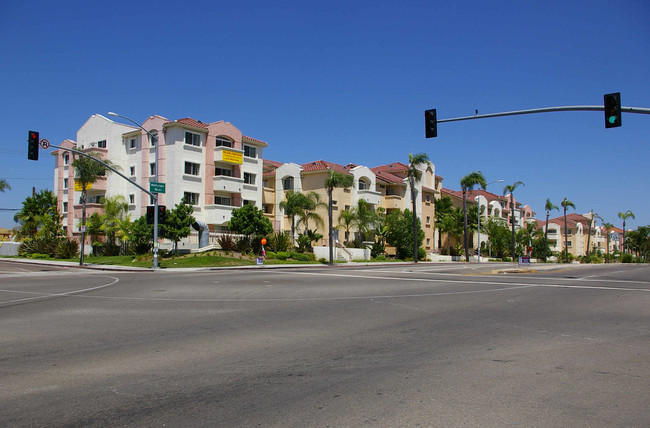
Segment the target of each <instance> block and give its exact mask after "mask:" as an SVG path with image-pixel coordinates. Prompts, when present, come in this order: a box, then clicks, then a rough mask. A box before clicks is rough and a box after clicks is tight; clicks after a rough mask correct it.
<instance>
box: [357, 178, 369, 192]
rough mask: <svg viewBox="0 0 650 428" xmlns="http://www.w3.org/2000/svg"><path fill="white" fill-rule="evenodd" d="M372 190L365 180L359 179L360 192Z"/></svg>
mask: <svg viewBox="0 0 650 428" xmlns="http://www.w3.org/2000/svg"><path fill="white" fill-rule="evenodd" d="M369 188H370V184H369V183H368V182H367V181H366V179H365V178H360V179H359V190H368V189H369Z"/></svg>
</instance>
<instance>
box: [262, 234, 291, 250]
mask: <svg viewBox="0 0 650 428" xmlns="http://www.w3.org/2000/svg"><path fill="white" fill-rule="evenodd" d="M266 246H267V248H268V249H269V250H271V251H274V252H278V251H287V250H288V249H289V248H290V247H291V237H290V236H289V234H288V233H286V232H275V233H274V234H272V235H271V236H269V237H268V239H267V243H266Z"/></svg>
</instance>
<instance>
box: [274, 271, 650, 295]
mask: <svg viewBox="0 0 650 428" xmlns="http://www.w3.org/2000/svg"><path fill="white" fill-rule="evenodd" d="M284 273H287V274H288V273H291V274H293V275H315V276H333V277H344V278H353V279H354V278H359V279H375V280H383V281H418V282H445V283H450V282H454V283H467V282H468V281H467V279H463V280H449V279H432V278H419V279H418V278H395V277H384V276H370V275H346V274H336V273H320V272H284ZM472 284H485V285H499V286H503V285H506V284H507V285H513V286H530V287H554V288H584V289H594V290H617V291H646V292H648V291H650V289H647V288H623V287H597V286H590V285H566V284H530V283H525V282H508V283H506V284H504V283H503V282H494V281H476V282H472Z"/></svg>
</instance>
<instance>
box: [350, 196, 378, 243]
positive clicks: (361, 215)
mask: <svg viewBox="0 0 650 428" xmlns="http://www.w3.org/2000/svg"><path fill="white" fill-rule="evenodd" d="M353 213H354V224H355V225H356V226H357V229H358V230H359V234H360V235H361V239H362V240H364V241H365V240H366V239H367V238H368V237H367V236H366V235H367V234H368V232H371V231H372V230H373V226H374V225H375V222H376V221H377V214H376V213H375V211H374V210H373V209H372V208H370V206H369V205H368V202H366V201H365V200H364V199H359V200H358V201H357V206H356V207H355V208H354V210H353Z"/></svg>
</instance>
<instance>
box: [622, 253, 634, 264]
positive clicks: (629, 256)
mask: <svg viewBox="0 0 650 428" xmlns="http://www.w3.org/2000/svg"><path fill="white" fill-rule="evenodd" d="M621 263H634V256H633V255H632V254H627V253H626V254H623V255H622V256H621Z"/></svg>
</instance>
